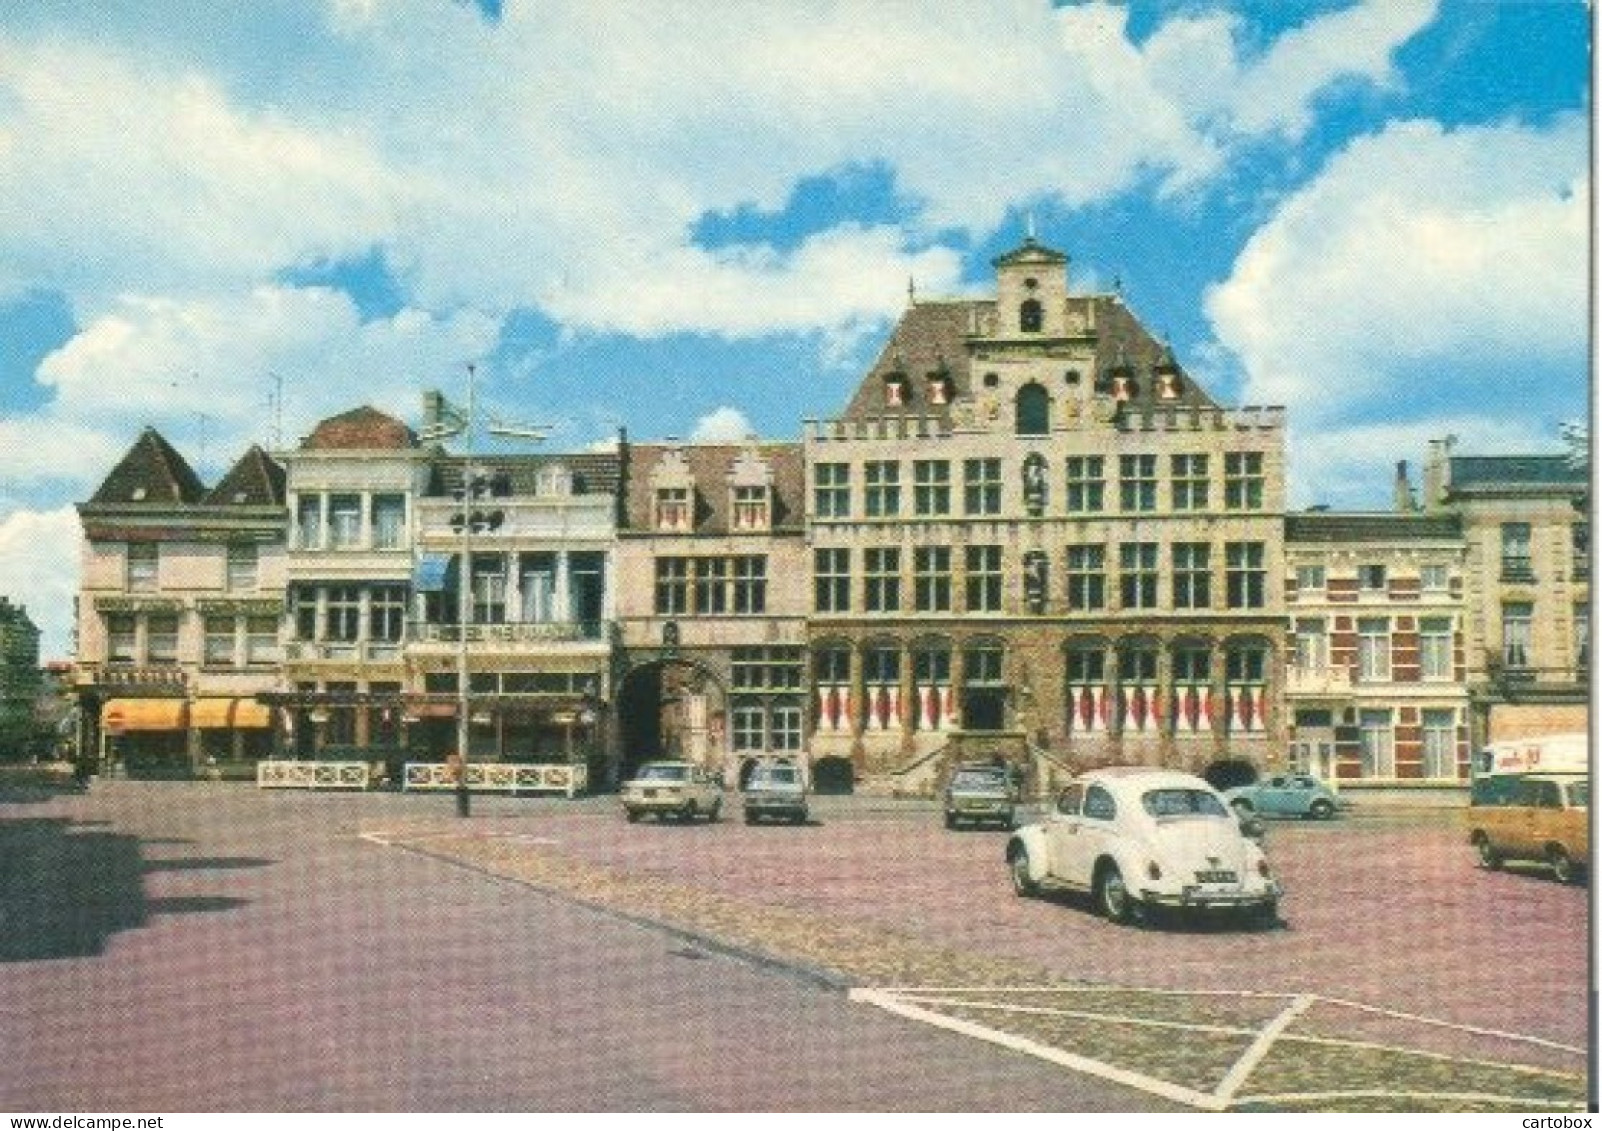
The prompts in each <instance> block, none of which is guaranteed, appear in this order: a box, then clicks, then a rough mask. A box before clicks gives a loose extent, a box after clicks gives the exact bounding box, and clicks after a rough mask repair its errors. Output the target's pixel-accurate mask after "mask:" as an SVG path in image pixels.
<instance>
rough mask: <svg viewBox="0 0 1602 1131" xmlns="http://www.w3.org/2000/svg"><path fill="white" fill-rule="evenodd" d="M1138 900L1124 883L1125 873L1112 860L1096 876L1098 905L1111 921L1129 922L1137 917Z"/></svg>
mask: <svg viewBox="0 0 1602 1131" xmlns="http://www.w3.org/2000/svg"><path fill="white" fill-rule="evenodd" d="M1138 902H1139V901H1138V900H1136V899H1135V897H1134V896H1133V895H1131V894H1130V892H1129V887H1128V885H1126V884H1125V883H1124V874H1123V873H1122V872H1120V871H1119V870H1118V865H1116V864H1114V863H1111V862H1110V861H1109V862H1108V863H1107V864H1106V865H1104V866H1103V867H1102V869H1101V871H1100V872H1099V873H1098V874H1097V877H1096V905H1097V906H1098V907H1100V908H1101V913H1102V914H1103V915H1105V916H1107V920H1108V922H1111V923H1128V922H1132V921H1133V920H1134V919H1135V918H1136V917H1137V914H1136V907H1137V904H1138Z"/></svg>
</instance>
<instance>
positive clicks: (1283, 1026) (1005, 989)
mask: <svg viewBox="0 0 1602 1131" xmlns="http://www.w3.org/2000/svg"><path fill="white" fill-rule="evenodd" d="M1075 991H1081V992H1086V993H1089V992H1098V991H1099V992H1103V993H1130V994H1154V995H1163V996H1175V997H1178V996H1184V997H1190V996H1207V997H1212V998H1218V997H1238V998H1251V999H1287V998H1288V999H1290V1000H1289V1001H1288V1003H1287V1004H1286V1006H1285V1007H1284V1008H1283V1009H1282V1010H1280V1011H1279V1013H1277V1014H1276V1015H1275V1016H1274V1017H1272V1018H1270V1019H1268V1021H1267V1022H1266V1024H1264V1025H1262V1026H1252V1027H1249V1028H1234V1027H1230V1026H1226V1025H1206V1024H1201V1023H1192V1022H1179V1021H1162V1020H1158V1019H1153V1018H1148V1017H1130V1016H1124V1015H1120V1014H1117V1013H1109V1012H1090V1011H1084V1010H1071V1009H1061V1008H1056V1007H1048V1006H1037V1005H1027V1004H1024V1003H1023V1002H1022V1001H1019V1000H1017V999H1018V998H1019V997H1021V996H1023V995H1028V994H1033V995H1057V996H1061V995H1064V994H1065V993H1067V994H1071V993H1073V992H1075ZM959 995H961V996H959ZM968 995H972V996H968ZM987 997H989V998H995V997H1001V998H1011V999H1012V1000H1011V1001H1007V1000H1002V1001H996V1000H989V1001H987V1000H984V999H985V998H987ZM849 998H850V1000H852V1001H859V1002H863V1003H865V1004H869V1005H875V1006H878V1007H879V1008H881V1009H884V1010H887V1011H888V1012H891V1013H896V1014H899V1015H901V1016H903V1017H907V1018H909V1019H911V1020H915V1021H922V1022H924V1023H926V1024H930V1025H934V1026H937V1027H939V1028H943V1029H949V1030H951V1031H953V1032H957V1033H962V1034H964V1035H965V1036H970V1037H974V1038H976V1039H978V1040H982V1041H987V1042H989V1043H991V1044H996V1045H1001V1046H1002V1047H1004V1048H1010V1049H1012V1050H1014V1051H1016V1052H1022V1053H1026V1054H1027V1055H1030V1056H1036V1057H1039V1058H1041V1059H1043V1060H1047V1061H1050V1062H1051V1063H1053V1064H1059V1065H1062V1066H1063V1067H1065V1068H1071V1069H1074V1070H1076V1071H1080V1072H1085V1073H1088V1074H1089V1075H1092V1076H1096V1077H1099V1078H1101V1079H1105V1080H1111V1081H1114V1082H1116V1083H1121V1084H1124V1085H1127V1086H1129V1087H1132V1088H1138V1089H1140V1090H1142V1091H1146V1092H1150V1093H1152V1094H1155V1095H1160V1096H1163V1097H1165V1098H1167V1099H1172V1100H1175V1101H1177V1102H1180V1103H1184V1104H1188V1105H1190V1106H1192V1107H1198V1108H1202V1109H1204V1110H1207V1111H1227V1110H1230V1109H1232V1108H1238V1107H1240V1106H1241V1105H1243V1104H1257V1103H1305V1102H1313V1101H1319V1100H1331V1099H1375V1098H1388V1099H1416V1100H1426V1101H1428V1100H1440V1101H1457V1102H1481V1103H1499V1104H1509V1105H1533V1106H1540V1107H1565V1106H1574V1105H1576V1104H1579V1103H1580V1102H1581V1101H1580V1100H1579V1099H1578V1098H1576V1099H1570V1100H1553V1099H1543V1098H1538V1097H1533V1096H1507V1095H1500V1094H1493V1093H1489V1092H1485V1093H1481V1092H1445V1091H1408V1090H1405V1089H1401V1088H1398V1089H1394V1090H1381V1089H1369V1090H1364V1089H1354V1090H1351V1091H1319V1092H1295V1093H1291V1092H1285V1093H1272V1094H1268V1093H1261V1094H1252V1095H1247V1096H1243V1095H1241V1094H1240V1092H1241V1090H1242V1088H1243V1087H1244V1086H1245V1085H1246V1083H1247V1082H1248V1081H1249V1080H1250V1078H1251V1075H1252V1073H1253V1072H1254V1071H1256V1069H1257V1068H1258V1067H1259V1066H1260V1065H1261V1064H1262V1062H1263V1061H1264V1059H1266V1058H1267V1057H1268V1055H1269V1054H1270V1053H1271V1052H1272V1051H1273V1049H1274V1048H1275V1046H1276V1045H1277V1044H1280V1043H1286V1044H1312V1045H1323V1046H1332V1047H1339V1048H1351V1049H1369V1050H1373V1051H1377V1052H1389V1053H1395V1054H1398V1055H1403V1056H1417V1057H1423V1058H1427V1059H1429V1060H1434V1061H1441V1062H1446V1063H1451V1064H1460V1065H1464V1066H1466V1067H1474V1068H1488V1069H1498V1068H1500V1069H1505V1070H1512V1071H1515V1072H1519V1073H1524V1074H1533V1075H1540V1076H1544V1077H1548V1078H1552V1079H1555V1080H1563V1081H1573V1080H1576V1079H1577V1078H1578V1077H1577V1076H1576V1074H1575V1073H1574V1072H1562V1071H1558V1070H1555V1069H1550V1068H1542V1067H1538V1066H1536V1065H1526V1064H1517V1063H1510V1062H1506V1061H1492V1060H1480V1059H1473V1058H1468V1057H1461V1056H1452V1055H1448V1054H1445V1053H1439V1052H1433V1051H1429V1050H1426V1049H1419V1048H1410V1047H1407V1046H1405V1045H1387V1044H1379V1043H1376V1042H1372V1041H1360V1040H1344V1039H1340V1038H1335V1037H1319V1036H1313V1035H1311V1034H1306V1035H1304V1034H1299V1033H1293V1032H1289V1031H1288V1030H1289V1029H1290V1027H1291V1026H1292V1025H1294V1024H1295V1023H1296V1022H1297V1021H1298V1020H1299V1019H1302V1018H1303V1017H1304V1015H1305V1014H1306V1013H1307V1011H1308V1010H1310V1009H1312V1008H1314V1007H1315V1006H1321V1005H1322V1006H1335V1007H1350V1008H1357V1009H1359V1010H1362V1011H1364V1012H1368V1013H1374V1014H1379V1015H1383V1016H1389V1017H1396V1018H1400V1019H1403V1020H1409V1021H1417V1022H1420V1023H1423V1024H1427V1025H1431V1026H1436V1027H1440V1028H1445V1029H1450V1030H1455V1031H1462V1032H1468V1033H1474V1034H1476V1035H1483V1036H1494V1037H1505V1038H1508V1039H1510V1040H1515V1041H1525V1042H1527V1043H1530V1044H1534V1045H1540V1046H1543V1047H1548V1048H1555V1049H1559V1050H1563V1051H1569V1052H1574V1053H1577V1054H1583V1053H1584V1050H1582V1049H1573V1048H1571V1047H1570V1046H1566V1045H1560V1044H1557V1043H1556V1042H1553V1041H1546V1040H1543V1039H1541V1038H1539V1037H1524V1036H1520V1035H1519V1034H1515V1033H1503V1032H1500V1031H1498V1030H1494V1029H1485V1028H1481V1027H1476V1026H1472V1025H1458V1024H1454V1023H1452V1022H1448V1021H1439V1020H1436V1019H1434V1018H1429V1017H1421V1016H1416V1015H1413V1014H1406V1013H1399V1012H1397V1011H1395V1010H1387V1009H1379V1008H1376V1007H1374V1006H1361V1005H1357V1004H1356V1003H1354V1002H1348V1001H1342V1000H1340V999H1332V998H1325V997H1320V996H1319V995H1317V994H1296V995H1291V994H1282V993H1270V992H1264V991H1258V990H1243V991H1239V992H1236V991H1232V990H1197V991H1190V990H1169V989H1157V988H1146V987H1134V986H1113V985H1093V984H1089V983H1078V984H1070V985H1044V986H943V987H916V988H913V987H903V988H895V989H886V988H879V989H855V990H851V991H850V993H849ZM942 1006H944V1007H962V1008H967V1009H973V1010H990V1011H993V1012H995V1013H998V1014H1007V1013H1016V1014H1028V1015H1035V1016H1040V1015H1045V1016H1060V1017H1071V1018H1076V1019H1084V1020H1095V1021H1106V1022H1109V1023H1111V1024H1117V1025H1133V1026H1148V1027H1156V1028H1168V1029H1181V1030H1184V1029H1189V1030H1192V1031H1194V1032H1200V1033H1216V1034H1221V1035H1226V1036H1248V1035H1252V1034H1255V1035H1256V1039H1255V1040H1253V1041H1252V1043H1251V1045H1250V1046H1249V1047H1248V1048H1247V1049H1246V1051H1245V1052H1244V1053H1242V1054H1241V1056H1240V1058H1239V1059H1238V1060H1237V1061H1236V1062H1235V1063H1234V1065H1232V1066H1231V1067H1230V1070H1229V1071H1228V1072H1227V1073H1226V1074H1225V1076H1224V1078H1223V1080H1222V1081H1220V1083H1219V1084H1218V1087H1217V1088H1216V1089H1214V1090H1213V1091H1211V1092H1203V1091H1200V1090H1198V1089H1195V1088H1187V1087H1185V1086H1184V1085H1181V1084H1174V1083H1172V1082H1170V1081H1167V1080H1163V1079H1160V1078H1157V1077H1153V1076H1148V1075H1146V1074H1144V1073H1141V1072H1135V1071H1132V1070H1129V1069H1124V1068H1119V1067H1117V1066H1116V1065H1112V1064H1108V1063H1106V1062H1104V1061H1099V1060H1095V1059H1093V1058H1090V1057H1086V1056H1081V1055H1079V1054H1077V1053H1072V1052H1068V1051H1066V1050H1064V1049H1059V1048H1054V1047H1052V1046H1050V1045H1045V1044H1042V1043H1040V1042H1037V1041H1033V1040H1030V1039H1028V1038H1026V1037H1021V1036H1018V1035H1016V1034H1013V1033H1008V1032H1005V1031H1003V1030H1000V1029H993V1028H990V1027H989V1026H986V1025H984V1024H980V1023H978V1022H972V1021H966V1020H962V1019H959V1018H957V1017H953V1016H949V1015H947V1014H944V1013H940V1012H937V1009H938V1007H942ZM925 1007H930V1008H925Z"/></svg>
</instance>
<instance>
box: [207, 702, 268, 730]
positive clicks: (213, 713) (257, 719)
mask: <svg viewBox="0 0 1602 1131" xmlns="http://www.w3.org/2000/svg"><path fill="white" fill-rule="evenodd" d="M189 725H190V726H192V727H194V728H195V729H196V730H221V729H225V728H227V727H239V728H241V729H260V728H263V727H268V726H271V725H272V712H270V711H269V710H268V709H267V708H266V707H265V706H263V705H262V704H260V703H258V702H256V701H255V700H254V699H196V700H195V702H194V706H192V707H191V708H190V710H189Z"/></svg>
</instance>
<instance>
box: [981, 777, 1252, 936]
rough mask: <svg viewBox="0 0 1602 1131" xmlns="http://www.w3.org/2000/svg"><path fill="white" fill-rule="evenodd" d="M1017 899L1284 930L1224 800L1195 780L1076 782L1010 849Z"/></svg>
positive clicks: (1120, 914)
mask: <svg viewBox="0 0 1602 1131" xmlns="http://www.w3.org/2000/svg"><path fill="white" fill-rule="evenodd" d="M1006 862H1007V868H1008V871H1009V873H1010V875H1011V877H1012V885H1013V889H1014V890H1015V891H1016V892H1017V893H1018V894H1019V895H1026V896H1027V895H1034V894H1036V893H1037V892H1039V891H1040V890H1041V889H1042V888H1044V887H1060V888H1068V889H1071V890H1077V891H1083V892H1089V893H1090V894H1091V895H1092V896H1093V897H1094V900H1095V903H1096V907H1097V908H1098V909H1099V910H1100V911H1101V913H1102V914H1104V915H1105V916H1106V917H1107V918H1108V919H1110V920H1112V921H1114V922H1127V921H1130V920H1134V919H1138V918H1141V917H1142V916H1143V913H1144V912H1145V911H1146V910H1148V909H1150V908H1158V907H1163V908H1174V909H1178V910H1181V911H1224V912H1234V913H1237V914H1240V915H1243V916H1247V917H1249V918H1250V919H1251V921H1252V922H1253V923H1254V924H1255V925H1258V926H1271V925H1273V924H1275V923H1277V922H1278V921H1279V898H1280V894H1281V889H1280V884H1279V881H1278V880H1277V879H1275V877H1274V875H1273V872H1272V871H1271V870H1270V868H1269V866H1268V858H1267V857H1266V856H1264V854H1263V850H1262V847H1261V846H1260V845H1259V844H1258V843H1257V842H1256V841H1254V840H1253V839H1251V838H1250V837H1248V836H1247V835H1246V834H1245V833H1244V832H1243V831H1242V828H1241V824H1240V822H1239V820H1238V818H1237V817H1236V815H1235V814H1234V813H1232V812H1231V811H1230V808H1229V805H1228V803H1227V802H1225V800H1224V798H1223V795H1222V794H1220V793H1219V792H1218V791H1217V790H1216V789H1214V788H1213V787H1212V786H1210V785H1208V784H1207V782H1206V781H1204V780H1203V779H1201V778H1199V777H1196V776H1195V775H1193V774H1184V773H1179V772H1176V771H1173V770H1161V769H1147V768H1142V767H1118V768H1108V769H1104V770H1094V771H1092V772H1090V773H1087V774H1084V775H1082V776H1081V777H1078V778H1076V779H1074V780H1073V781H1072V782H1070V783H1069V784H1068V786H1067V788H1065V789H1064V790H1063V791H1062V793H1061V794H1059V795H1058V797H1057V801H1056V803H1055V804H1054V805H1053V806H1052V808H1051V810H1050V811H1049V812H1048V813H1047V814H1046V816H1045V818H1044V819H1043V820H1040V821H1037V822H1035V823H1033V824H1028V825H1024V826H1023V827H1021V828H1020V829H1018V830H1017V831H1016V832H1014V833H1013V835H1012V837H1011V838H1010V839H1009V840H1008V841H1007V849H1006Z"/></svg>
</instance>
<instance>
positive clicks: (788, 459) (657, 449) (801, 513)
mask: <svg viewBox="0 0 1602 1131" xmlns="http://www.w3.org/2000/svg"><path fill="white" fill-rule="evenodd" d="M752 449H754V450H755V451H756V454H757V455H758V456H760V457H762V458H763V459H766V460H767V461H768V463H769V465H770V466H771V467H772V469H773V512H772V515H771V516H770V525H771V528H772V529H773V530H775V531H778V530H799V529H801V526H802V524H803V521H804V520H805V517H806V506H805V492H806V470H805V467H804V465H803V463H802V450H801V445H800V444H796V443H784V442H772V443H768V442H759V443H756V444H754V445H753V444H682V445H681V444H630V445H628V447H627V448H626V449H625V458H624V512H623V518H622V521H621V523H620V525H621V527H622V528H623V529H627V530H638V531H648V530H650V529H651V528H652V504H653V502H654V501H655V500H654V499H653V498H652V495H651V471H652V469H653V468H655V467H656V465H657V463H658V462H659V461H661V460H662V459H664V458H666V457H667V456H668V454H669V453H671V452H675V451H682V452H683V453H684V459H685V462H686V463H687V464H688V465H689V468H690V475H691V476H692V477H693V479H694V480H695V527H694V533H696V534H727V533H729V529H730V522H729V505H730V493H729V472H730V469H731V468H733V466H734V464H735V461H736V460H738V459H739V458H740V456H741V455H742V454H743V453H745V452H746V451H749V450H752Z"/></svg>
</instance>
